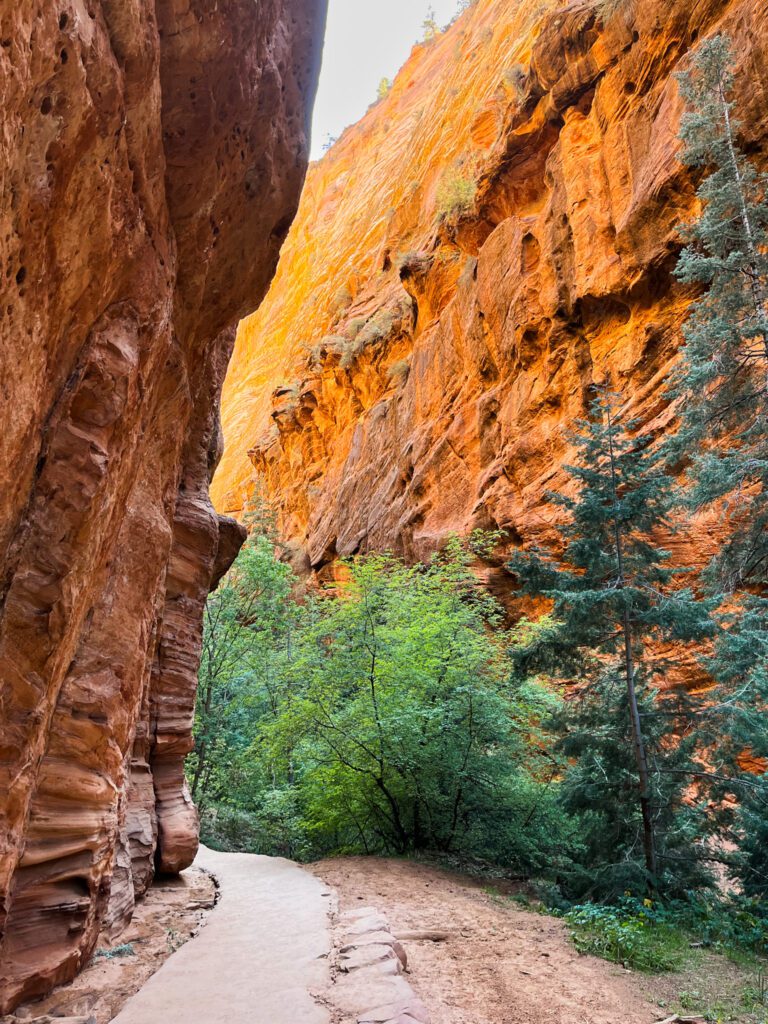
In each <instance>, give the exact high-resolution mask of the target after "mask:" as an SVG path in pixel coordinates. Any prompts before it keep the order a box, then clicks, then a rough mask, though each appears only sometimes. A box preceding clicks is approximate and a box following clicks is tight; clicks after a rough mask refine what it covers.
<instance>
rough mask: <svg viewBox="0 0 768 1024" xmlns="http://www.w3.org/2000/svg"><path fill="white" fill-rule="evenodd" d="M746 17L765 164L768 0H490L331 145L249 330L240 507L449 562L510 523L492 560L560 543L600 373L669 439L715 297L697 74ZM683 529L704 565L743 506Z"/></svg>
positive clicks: (327, 537)
mask: <svg viewBox="0 0 768 1024" xmlns="http://www.w3.org/2000/svg"><path fill="white" fill-rule="evenodd" d="M718 32H722V33H725V34H727V35H728V36H730V37H731V39H732V41H733V53H734V68H733V70H734V74H735V83H736V86H735V95H734V101H735V109H736V116H737V117H738V119H739V122H740V136H741V143H742V145H743V146H744V148H745V149H746V150H747V152H749V153H750V154H752V155H753V156H754V157H755V158H756V159H758V160H763V163H764V162H765V159H764V158H765V156H766V153H767V143H768V118H766V109H768V107H767V106H766V98H767V95H768V13H767V12H766V9H765V6H764V5H763V4H760V3H757V2H755V0H670V2H666V3H662V2H660V0H642V2H640V0H620V2H607V0H606V2H595V0H571V2H568V3H565V4H561V3H556V2H554V0H552V2H540V0H523V2H519V0H476V2H475V3H472V4H469V5H467V9H466V10H465V11H464V13H462V14H461V15H460V16H459V17H458V18H457V19H456V20H455V21H454V23H453V24H452V25H451V26H450V27H449V28H447V30H446V31H444V32H442V33H438V34H437V35H436V36H435V37H434V38H431V39H427V40H426V41H425V42H423V43H420V44H417V45H416V46H415V47H414V49H413V51H412V53H411V56H410V59H409V60H408V62H407V63H406V64H405V66H404V67H403V69H402V70H401V71H400V73H399V74H398V76H397V78H396V79H395V81H394V83H393V86H392V88H391V90H390V91H389V92H388V94H386V95H385V96H384V97H383V98H382V99H380V100H379V101H378V102H376V103H374V104H372V106H371V107H370V109H369V110H368V112H367V114H366V115H365V116H364V117H363V118H362V120H361V121H360V122H359V123H358V124H356V125H354V126H352V127H350V128H348V129H347V130H346V131H345V132H344V133H343V135H342V136H341V138H340V139H339V140H338V141H337V142H336V143H335V144H334V145H333V146H332V147H331V148H330V150H329V151H328V152H327V153H326V154H325V156H324V157H323V158H322V159H321V160H320V161H318V162H317V163H315V164H313V165H312V167H311V168H310V172H309V175H308V179H307V184H306V187H305V190H304V193H303V198H302V201H301V205H300V208H299V213H298V215H297V218H296V220H295V222H294V225H293V227H292V229H291V231H290V232H289V235H288V238H287V241H286V244H285V247H284V250H283V255H282V258H281V262H280V266H279V268H278V272H277V275H276V277H275V280H274V282H273V284H272V287H271V289H270V292H269V294H268V296H267V298H266V299H265V301H264V303H263V304H262V306H261V307H260V309H259V310H258V311H257V312H255V313H254V314H253V315H252V316H251V317H249V318H247V319H246V320H244V321H243V323H242V324H241V326H240V329H239V332H238V336H237V341H236V344H235V351H234V356H233V361H232V365H231V370H230V374H229V376H228V378H227V381H226V384H225V388H224V396H223V427H224V435H225V439H226V446H225V453H224V458H223V460H222V462H221V464H220V466H219V469H218V472H217V474H216V476H215V478H214V483H213V497H214V502H215V504H216V506H217V508H218V509H219V510H220V511H221V512H224V513H227V514H234V515H239V514H240V511H241V509H242V508H243V506H244V504H245V503H246V502H247V501H248V500H249V499H250V496H251V495H253V494H254V493H256V494H257V495H258V496H259V500H261V499H262V498H265V499H266V500H267V501H268V502H269V503H270V504H272V505H273V506H274V507H275V508H276V510H277V511H278V513H279V519H280V527H281V533H282V535H283V537H284V540H285V543H286V548H287V557H289V558H290V560H291V561H292V563H293V564H294V566H295V567H296V568H297V569H298V570H299V571H301V572H302V573H304V574H314V575H315V577H316V578H318V579H320V580H321V581H322V580H324V579H329V578H332V577H333V576H334V573H335V571H336V570H335V568H334V567H335V566H336V564H337V562H338V559H339V558H342V557H345V556H350V555H353V554H355V553H358V552H365V551H371V550H382V549H389V550H392V551H394V552H395V553H397V554H398V555H402V556H404V557H406V558H407V559H418V558H423V557H425V556H428V555H429V553H431V552H432V551H434V550H435V549H436V548H438V547H439V546H440V545H441V544H442V543H443V542H444V540H445V538H446V536H448V535H449V534H451V533H457V534H460V535H468V534H470V533H471V532H472V531H473V530H476V529H482V530H491V531H501V539H500V542H499V544H498V545H497V547H496V549H495V551H494V552H493V554H492V556H490V557H489V558H487V559H486V560H485V561H484V562H483V564H482V565H480V566H479V572H480V574H481V576H482V577H483V578H484V579H485V580H486V581H487V582H488V584H489V585H490V586H491V587H492V588H493V589H494V590H495V591H496V592H497V593H498V595H499V596H500V597H502V599H508V598H509V596H510V590H511V586H510V583H511V581H510V578H509V575H508V574H507V573H506V572H505V570H504V569H503V566H504V563H505V556H506V555H507V554H508V552H509V551H510V549H512V548H514V547H517V546H521V545H522V546H529V545H532V544H535V543H538V542H547V541H549V540H551V539H553V530H552V526H553V523H554V522H555V520H556V517H557V515H558V512H557V509H556V508H555V506H553V504H552V503H551V502H550V500H549V497H548V494H549V492H550V491H551V490H557V489H558V488H560V487H562V486H564V484H565V481H566V474H565V473H564V472H563V468H562V467H563V465H564V464H565V463H567V462H568V460H569V457H570V455H571V454H572V452H573V449H572V446H571V444H570V442H569V439H568V433H569V431H570V430H571V429H572V428H573V426H574V422H575V421H576V419H578V418H579V417H580V416H583V415H584V414H585V412H586V410H587V408H588V404H589V401H590V397H591V395H592V394H593V387H594V386H595V385H604V384H607V385H609V386H610V387H611V388H612V389H613V390H615V391H618V392H620V393H622V394H623V395H624V396H625V398H626V400H627V409H628V415H630V416H633V417H634V416H636V417H638V418H639V419H640V420H641V421H642V424H643V425H644V429H646V430H648V431H650V432H652V433H653V435H654V436H658V437H660V436H662V435H663V434H664V433H665V431H666V430H667V429H668V428H669V426H670V423H671V421H672V420H673V415H674V414H673V410H671V409H670V408H669V405H668V401H667V400H666V399H665V398H664V394H663V384H664V380H665V377H666V375H667V373H668V370H669V368H670V366H671V365H672V362H673V360H674V359H675V357H676V353H677V350H678V348H679V345H680V342H681V332H682V326H683V323H684V321H685V319H686V315H687V310H688V308H689V304H690V302H691V300H692V298H693V297H694V294H693V292H692V291H691V290H690V288H689V289H685V288H684V287H682V286H681V285H680V284H679V283H678V282H677V280H676V279H675V277H674V275H673V271H674V267H675V264H676V260H677V256H678V253H679V251H680V249H681V247H682V244H683V243H682V240H681V234H680V226H681V225H683V224H684V223H685V222H686V221H687V220H689V219H691V218H692V216H694V214H695V213H696V208H697V200H696V196H695V190H696V185H697V182H698V177H697V175H698V174H700V173H701V172H700V171H692V170H691V169H690V168H688V167H686V166H684V165H683V163H682V162H681V160H680V142H679V139H678V132H679V126H680V119H681V116H682V114H683V102H682V99H681V97H680V93H679V89H678V85H677V81H676V78H675V75H676V73H678V72H680V71H682V70H684V69H685V68H686V67H687V66H688V61H689V57H690V55H691V54H692V53H693V52H694V51H695V48H696V46H697V44H699V43H700V42H701V41H702V40H703V39H705V38H707V37H709V36H711V35H713V34H715V33H718ZM692 525H693V528H692V530H690V531H686V532H687V533H688V535H689V536H688V538H687V539H685V540H681V539H679V538H675V537H673V538H671V539H670V541H669V544H670V546H671V547H672V548H673V549H676V550H675V554H676V557H677V558H678V559H679V561H681V562H683V563H694V564H695V563H697V562H701V561H702V560H703V558H704V556H705V553H706V552H707V551H708V550H711V545H712V544H713V542H716V541H717V538H718V537H719V536H720V535H721V531H722V530H723V529H724V528H725V524H724V523H722V522H719V521H712V520H711V519H709V520H706V519H704V518H701V519H700V520H699V521H697V522H695V523H693V524H692Z"/></svg>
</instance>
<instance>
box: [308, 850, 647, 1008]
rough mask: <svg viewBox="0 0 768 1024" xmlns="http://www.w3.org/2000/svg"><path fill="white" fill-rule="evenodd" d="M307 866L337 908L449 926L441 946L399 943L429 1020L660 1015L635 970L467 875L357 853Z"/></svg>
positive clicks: (397, 921) (405, 924) (409, 924)
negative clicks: (581, 946)
mask: <svg viewBox="0 0 768 1024" xmlns="http://www.w3.org/2000/svg"><path fill="white" fill-rule="evenodd" d="M312 870H313V871H314V872H315V874H316V875H317V876H318V877H319V878H321V879H322V880H323V881H324V882H327V883H328V884H329V885H330V886H333V887H334V888H335V889H336V890H337V891H338V896H339V903H340V908H341V910H349V909H352V908H353V907H354V906H355V905H356V904H357V905H358V906H359V905H361V904H369V905H371V906H375V907H376V908H377V909H378V910H379V911H380V912H381V913H382V914H383V916H384V917H385V918H386V919H387V921H388V922H389V925H390V928H391V930H392V931H393V932H394V933H395V935H398V934H400V933H403V932H413V931H425V930H437V931H445V932H448V933H450V937H449V938H448V939H447V941H444V942H439V943H436V942H430V941H414V940H413V939H405V941H404V942H403V945H404V946H405V948H406V952H407V954H408V960H409V969H410V981H411V984H412V985H413V988H414V989H415V991H416V993H417V995H418V996H419V997H420V998H421V1000H422V1001H423V1002H424V1004H425V1005H426V1006H427V1007H428V1008H429V1011H430V1015H431V1022H432V1024H650V1022H652V1021H656V1020H658V1019H659V1017H660V1016H663V1013H661V1014H660V1012H659V1010H658V1008H656V1007H654V1006H652V1005H651V1004H650V1003H649V1002H647V1001H646V1000H645V998H644V997H643V995H642V994H641V991H640V987H639V985H638V982H637V980H636V979H635V978H634V976H633V975H631V974H629V973H628V972H626V971H624V970H622V969H620V968H618V967H614V966H613V965H611V964H608V963H605V962H604V961H602V960H596V959H594V958H592V957H584V956H579V954H577V953H576V952H575V950H574V949H573V947H572V946H571V944H570V942H569V941H568V938H567V936H566V934H565V927H564V925H562V924H561V923H560V922H559V921H556V920H554V919H552V918H549V917H544V916H540V915H538V914H535V913H531V912H526V911H520V910H517V909H515V908H514V905H511V904H510V903H509V901H506V900H499V899H498V898H496V899H494V897H493V896H492V895H489V894H488V893H487V892H485V891H484V890H483V888H482V886H481V885H480V884H479V883H474V882H472V881H471V880H468V879H467V878H465V877H463V876H457V875H453V874H451V873H450V872H446V871H442V870H439V869H435V868H432V867H428V866H424V865H421V864H415V863H412V862H408V861H398V860H385V859H380V858H363V857H360V858H356V857H352V858H341V859H338V860H328V861H323V862H321V863H319V864H316V865H314V866H313V868H312Z"/></svg>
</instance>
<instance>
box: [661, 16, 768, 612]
mask: <svg viewBox="0 0 768 1024" xmlns="http://www.w3.org/2000/svg"><path fill="white" fill-rule="evenodd" d="M732 63H733V57H732V54H731V52H730V46H729V44H728V42H727V41H726V40H725V39H723V38H722V37H720V36H717V37H715V38H714V39H711V40H708V41H707V42H706V43H704V44H703V45H702V47H701V49H700V51H699V53H698V54H697V57H696V59H695V62H694V66H693V68H692V70H691V71H690V72H689V73H688V74H686V75H683V76H681V78H680V86H681V91H682V93H683V96H684V98H685V99H686V100H687V102H688V104H689V106H690V108H691V109H689V111H688V113H686V115H685V116H684V119H683V124H682V129H681V137H682V139H683V141H684V143H685V153H684V158H685V159H686V161H687V162H688V163H689V164H691V165H692V166H694V167H699V166H701V167H705V168H711V167H714V168H715V170H713V171H712V172H711V173H709V174H708V175H706V176H705V178H704V180H703V181H702V184H701V185H700V186H699V189H698V193H697V195H698V197H699V199H700V200H701V202H702V204H703V213H702V215H701V217H700V218H699V219H698V221H697V222H696V223H695V224H692V225H690V226H689V229H688V239H689V244H688V246H687V248H686V249H685V250H684V251H683V253H682V255H681V257H680V261H679V263H678V267H677V276H678V277H679V278H680V280H681V281H683V282H684V283H687V284H693V285H698V286H703V287H705V288H706V289H707V291H706V292H705V294H704V295H703V296H702V297H701V298H700V299H699V300H698V301H697V302H696V303H694V306H693V310H692V313H691V316H690V318H689V320H688V323H687V324H686V327H685V345H684V348H683V352H682V360H681V362H680V367H679V370H678V372H677V374H676V375H675V378H674V380H673V389H672V393H673V396H674V397H676V398H677V399H678V400H679V404H678V409H679V413H680V417H681V426H680V430H679V432H678V434H677V436H676V438H675V441H674V445H673V450H674V452H675V454H678V455H683V454H684V455H685V456H686V457H687V458H689V459H690V460H691V467H690V472H689V476H690V480H691V484H692V487H691V489H690V493H689V500H690V503H691V504H692V505H693V506H694V507H702V506H704V505H708V504H711V503H712V502H715V501H717V500H718V499H723V498H726V497H727V496H731V495H732V496H736V495H738V507H737V508H734V509H732V514H731V516H730V521H731V525H732V527H733V529H732V531H731V538H730V540H729V541H728V543H726V544H725V545H724V546H723V548H722V550H721V551H720V552H719V554H718V556H717V558H716V559H715V562H714V565H713V577H714V578H715V579H717V581H718V584H719V585H720V586H721V587H722V589H724V590H726V591H729V592H732V591H735V590H739V589H743V588H744V587H745V586H748V585H749V584H750V583H753V582H759V583H762V582H764V581H765V580H766V568H765V567H766V560H767V559H768V529H767V527H768V501H767V499H766V494H767V493H768V491H767V488H766V484H768V436H767V435H766V417H768V177H766V175H764V174H760V173H758V172H757V170H756V169H755V167H754V165H753V164H752V163H751V161H750V160H748V159H747V158H746V157H745V156H744V155H743V154H742V153H741V152H740V151H739V150H738V147H737V143H736V133H737V131H738V122H737V121H736V120H735V117H734V109H733V102H732V101H731V100H730V99H729V96H730V92H731V88H732V84H733V78H732V74H731V71H730V68H731V66H732Z"/></svg>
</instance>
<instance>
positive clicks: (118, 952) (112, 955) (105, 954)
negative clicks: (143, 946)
mask: <svg viewBox="0 0 768 1024" xmlns="http://www.w3.org/2000/svg"><path fill="white" fill-rule="evenodd" d="M124 956H136V950H135V949H134V948H133V943H131V942H122V943H121V944H120V945H119V946H112V947H111V949H97V950H96V952H95V953H94V954H93V959H94V960H118V959H120V958H122V957H124Z"/></svg>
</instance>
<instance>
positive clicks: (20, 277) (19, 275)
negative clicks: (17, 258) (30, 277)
mask: <svg viewBox="0 0 768 1024" xmlns="http://www.w3.org/2000/svg"><path fill="white" fill-rule="evenodd" d="M26 276H27V268H26V267H19V269H18V270H17V271H16V284H23V283H24V279H25V278H26Z"/></svg>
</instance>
